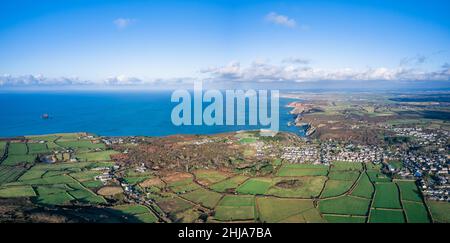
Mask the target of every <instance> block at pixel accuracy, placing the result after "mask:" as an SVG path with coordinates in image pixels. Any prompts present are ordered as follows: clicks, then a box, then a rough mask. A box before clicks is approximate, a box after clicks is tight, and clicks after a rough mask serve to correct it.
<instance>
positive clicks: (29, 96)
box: [0, 91, 304, 137]
mask: <svg viewBox="0 0 450 243" xmlns="http://www.w3.org/2000/svg"><path fill="white" fill-rule="evenodd" d="M170 96H171V92H168V91H158V92H156V91H155V92H113V91H111V92H93V91H92V92H86V91H84V92H9V93H0V104H1V113H0V114H1V115H0V117H1V118H0V137H12V136H24V135H39V134H50V133H66V132H89V133H95V134H97V135H101V136H166V135H174V134H216V133H223V132H230V131H239V130H254V129H260V128H266V127H263V126H260V125H258V126H250V125H245V126H225V125H224V126H207V125H199V126H175V125H173V124H172V122H171V112H172V108H173V107H174V106H176V105H177V103H172V102H171V101H170ZM291 101H292V100H291V99H286V98H280V120H279V124H280V131H288V132H293V133H297V134H298V135H300V136H304V131H303V130H302V129H299V128H298V127H294V126H288V122H289V121H293V116H292V115H290V114H289V110H290V108H287V107H286V105H287V104H288V103H289V102H291ZM206 105H207V104H205V105H204V106H203V107H205V106H206ZM43 114H49V118H48V119H42V115H43Z"/></svg>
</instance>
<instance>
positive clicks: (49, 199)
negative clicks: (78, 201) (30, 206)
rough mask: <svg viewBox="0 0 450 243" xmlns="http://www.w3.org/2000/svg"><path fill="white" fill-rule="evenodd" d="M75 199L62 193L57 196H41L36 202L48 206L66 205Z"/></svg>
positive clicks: (56, 194)
mask: <svg viewBox="0 0 450 243" xmlns="http://www.w3.org/2000/svg"><path fill="white" fill-rule="evenodd" d="M73 200H74V198H73V197H72V196H70V195H69V194H68V193H67V192H60V193H55V194H48V195H39V196H38V197H37V198H36V202H37V203H39V204H48V205H65V204H70V202H71V201H73Z"/></svg>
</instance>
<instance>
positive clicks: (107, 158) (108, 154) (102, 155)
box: [76, 150, 118, 161]
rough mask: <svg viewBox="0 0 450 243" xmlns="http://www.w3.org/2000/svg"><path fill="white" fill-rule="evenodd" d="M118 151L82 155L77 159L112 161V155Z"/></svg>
mask: <svg viewBox="0 0 450 243" xmlns="http://www.w3.org/2000/svg"><path fill="white" fill-rule="evenodd" d="M117 153H118V152H117V151H114V150H106V151H100V152H90V153H80V154H77V155H76V157H77V159H78V160H79V161H110V160H111V155H114V154H117Z"/></svg>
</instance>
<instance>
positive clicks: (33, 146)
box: [27, 143, 50, 154]
mask: <svg viewBox="0 0 450 243" xmlns="http://www.w3.org/2000/svg"><path fill="white" fill-rule="evenodd" d="M27 145H28V153H29V154H43V153H48V152H50V150H49V149H48V148H47V145H46V144H45V143H28V144H27Z"/></svg>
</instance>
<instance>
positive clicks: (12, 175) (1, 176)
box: [0, 165, 27, 184]
mask: <svg viewBox="0 0 450 243" xmlns="http://www.w3.org/2000/svg"><path fill="white" fill-rule="evenodd" d="M25 171H27V169H26V168H24V167H22V166H4V165H0V184H4V183H9V182H13V181H16V180H17V179H18V178H19V177H20V176H21V175H22V174H23V173H24V172H25Z"/></svg>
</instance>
